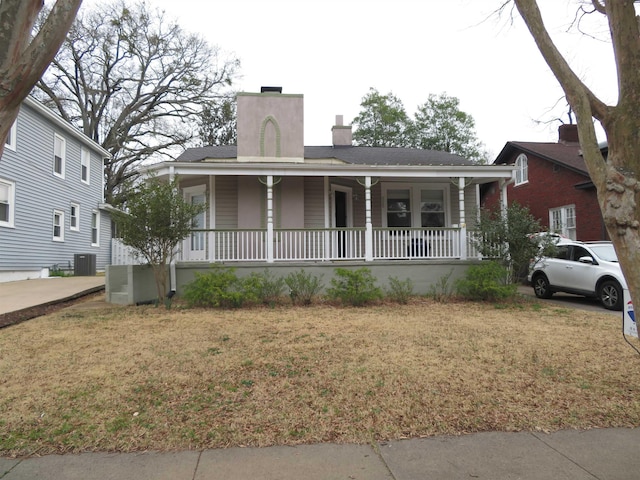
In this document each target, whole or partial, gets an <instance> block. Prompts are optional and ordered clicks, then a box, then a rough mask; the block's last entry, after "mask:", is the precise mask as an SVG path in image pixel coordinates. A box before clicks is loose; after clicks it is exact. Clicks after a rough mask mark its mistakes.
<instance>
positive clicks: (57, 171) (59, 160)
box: [53, 134, 67, 178]
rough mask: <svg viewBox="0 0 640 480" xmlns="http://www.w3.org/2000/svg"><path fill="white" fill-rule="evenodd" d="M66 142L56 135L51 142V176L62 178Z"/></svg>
mask: <svg viewBox="0 0 640 480" xmlns="http://www.w3.org/2000/svg"><path fill="white" fill-rule="evenodd" d="M66 149H67V145H66V141H65V139H64V138H63V137H61V136H60V135H58V134H55V135H54V140H53V174H54V175H56V176H58V177H62V178H64V168H65V156H66Z"/></svg>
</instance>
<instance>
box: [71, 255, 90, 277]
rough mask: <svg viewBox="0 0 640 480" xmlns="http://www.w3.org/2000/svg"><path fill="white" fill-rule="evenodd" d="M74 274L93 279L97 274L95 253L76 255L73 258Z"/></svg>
mask: <svg viewBox="0 0 640 480" xmlns="http://www.w3.org/2000/svg"><path fill="white" fill-rule="evenodd" d="M73 274H74V275H75V276H76V277H93V276H95V274H96V255H95V253H76V254H75V255H74V256H73Z"/></svg>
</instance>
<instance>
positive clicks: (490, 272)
mask: <svg viewBox="0 0 640 480" xmlns="http://www.w3.org/2000/svg"><path fill="white" fill-rule="evenodd" d="M456 287H457V290H458V294H459V295H461V296H462V297H464V298H467V299H469V300H499V299H504V298H509V297H513V296H514V295H515V294H516V291H517V285H515V284H512V283H510V282H509V270H508V269H507V268H505V267H503V266H502V265H501V264H500V263H498V262H483V263H481V264H479V265H471V266H470V267H469V269H468V270H467V273H466V275H465V277H464V278H461V279H459V280H458V281H457V282H456Z"/></svg>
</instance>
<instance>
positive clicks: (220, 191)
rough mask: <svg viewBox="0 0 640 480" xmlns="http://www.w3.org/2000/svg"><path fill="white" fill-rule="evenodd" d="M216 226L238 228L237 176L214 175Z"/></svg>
mask: <svg viewBox="0 0 640 480" xmlns="http://www.w3.org/2000/svg"><path fill="white" fill-rule="evenodd" d="M215 213H216V215H215V218H216V228H219V229H225V228H238V177H216V212H215Z"/></svg>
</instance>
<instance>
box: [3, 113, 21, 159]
mask: <svg viewBox="0 0 640 480" xmlns="http://www.w3.org/2000/svg"><path fill="white" fill-rule="evenodd" d="M17 125H18V120H16V121H15V122H13V125H11V129H10V130H9V134H8V135H7V139H6V140H5V142H4V146H5V148H8V149H9V150H13V151H14V152H15V151H16V132H17V130H18V127H17Z"/></svg>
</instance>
